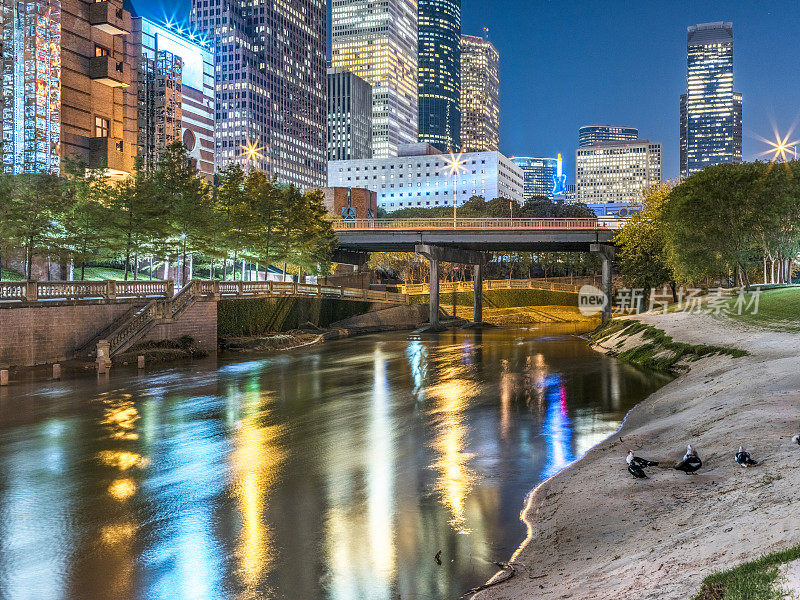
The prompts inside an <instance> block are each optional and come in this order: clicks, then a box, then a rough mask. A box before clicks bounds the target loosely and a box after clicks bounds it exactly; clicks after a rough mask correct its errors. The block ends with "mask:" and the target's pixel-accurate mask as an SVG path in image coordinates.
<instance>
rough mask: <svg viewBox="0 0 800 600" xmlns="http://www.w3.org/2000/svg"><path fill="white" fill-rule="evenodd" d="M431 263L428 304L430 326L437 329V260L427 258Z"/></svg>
mask: <svg viewBox="0 0 800 600" xmlns="http://www.w3.org/2000/svg"><path fill="white" fill-rule="evenodd" d="M428 260H429V261H430V263H431V285H430V288H431V292H430V300H429V301H428V304H429V306H430V318H429V321H430V328H431V329H439V327H440V325H439V261H438V260H437V259H435V258H429V259H428Z"/></svg>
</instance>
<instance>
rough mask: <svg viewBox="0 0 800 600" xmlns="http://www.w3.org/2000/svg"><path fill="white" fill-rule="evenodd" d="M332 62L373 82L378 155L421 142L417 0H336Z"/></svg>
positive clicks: (375, 151) (374, 150)
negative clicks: (419, 137) (380, 0)
mask: <svg viewBox="0 0 800 600" xmlns="http://www.w3.org/2000/svg"><path fill="white" fill-rule="evenodd" d="M331 14H332V20H333V23H332V44H333V55H332V62H333V66H334V67H341V68H344V69H346V70H348V71H351V72H353V73H355V74H356V75H358V76H359V77H361V78H362V79H364V80H365V81H367V82H368V83H369V84H370V85H371V86H372V155H373V157H375V158H383V157H387V156H396V155H397V151H398V148H399V146H400V145H401V144H408V143H413V142H416V141H417V132H418V126H417V122H418V119H419V112H418V111H419V108H418V106H419V105H418V97H417V95H418V89H417V22H418V21H417V18H418V17H417V0H384V1H382V2H375V0H333V10H332V13H331Z"/></svg>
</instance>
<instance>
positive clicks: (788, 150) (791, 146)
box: [756, 125, 800, 162]
mask: <svg viewBox="0 0 800 600" xmlns="http://www.w3.org/2000/svg"><path fill="white" fill-rule="evenodd" d="M793 131H794V125H793V126H792V127H791V128H790V129H789V133H787V134H786V135H785V136H784V137H781V136H780V134H779V133H778V132H777V130H774V133H775V141H774V142H773V141H771V140H768V139H766V138H762V137H761V136H756V137H758V139H760V140H761V141H762V142H764V143H765V144H767V145H769V148H768V149H767V150H764V152H759V156H766V155H768V154H769V155H771V156H770V159H769V160H770V162H778V161H779V160H778V159H780V162H786V161H787V160H790V159H794V160H797V144H798V143H800V140H793V141H789V138H790V137H791V135H792V132H793ZM787 156H788V157H789V158H788V159H787Z"/></svg>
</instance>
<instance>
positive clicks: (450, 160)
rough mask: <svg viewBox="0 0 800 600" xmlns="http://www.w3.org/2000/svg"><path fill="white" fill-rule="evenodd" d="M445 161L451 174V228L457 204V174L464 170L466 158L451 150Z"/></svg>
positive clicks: (454, 219) (454, 223)
mask: <svg viewBox="0 0 800 600" xmlns="http://www.w3.org/2000/svg"><path fill="white" fill-rule="evenodd" d="M445 160H446V161H447V170H448V171H449V173H450V174H451V175H452V176H453V229H455V227H456V208H457V206H458V187H457V186H458V175H459V173H461V171H466V168H465V167H464V164H466V162H467V161H466V160H464V161H462V160H461V153H460V152H459V153H458V156H456V155H455V154H454V153H453V152H452V151H451V152H450V156H448V157H447V158H446V159H445Z"/></svg>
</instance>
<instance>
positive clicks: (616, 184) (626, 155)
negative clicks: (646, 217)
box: [575, 139, 661, 204]
mask: <svg viewBox="0 0 800 600" xmlns="http://www.w3.org/2000/svg"><path fill="white" fill-rule="evenodd" d="M659 183H661V143H660V142H651V141H649V140H641V139H639V140H630V141H620V142H601V143H598V144H593V145H591V146H583V147H580V148H578V150H577V151H576V153H575V200H576V201H578V202H583V203H585V204H595V203H598V202H631V201H639V200H640V199H641V194H642V192H643V191H644V190H646V189H647V188H649V187H651V186H654V185H658V184H659Z"/></svg>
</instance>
